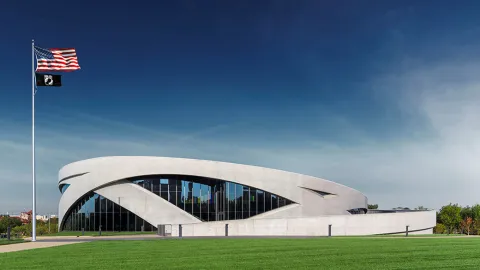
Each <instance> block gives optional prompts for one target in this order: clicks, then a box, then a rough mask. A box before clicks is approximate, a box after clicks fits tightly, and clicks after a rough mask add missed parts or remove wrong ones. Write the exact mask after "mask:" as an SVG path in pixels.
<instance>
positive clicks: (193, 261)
mask: <svg viewBox="0 0 480 270" xmlns="http://www.w3.org/2000/svg"><path fill="white" fill-rule="evenodd" d="M478 254H480V238H477V237H468V238H429V239H425V238H413V237H412V238H405V237H403V238H382V237H375V238H343V237H339V238H335V237H333V238H310V239H285V238H284V239H260V238H258V239H247V238H241V239H233V238H215V239H179V238H173V239H169V240H147V241H95V242H89V243H82V244H72V245H65V246H59V247H54V248H43V249H36V250H26V251H20V252H13V253H3V254H0V269H25V267H26V265H27V264H28V269H455V268H458V269H478V267H479V265H480V256H479V255H478Z"/></svg>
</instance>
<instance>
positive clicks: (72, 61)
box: [35, 46, 80, 71]
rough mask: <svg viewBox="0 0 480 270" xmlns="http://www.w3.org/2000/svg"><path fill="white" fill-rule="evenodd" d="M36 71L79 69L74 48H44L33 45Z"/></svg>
mask: <svg viewBox="0 0 480 270" xmlns="http://www.w3.org/2000/svg"><path fill="white" fill-rule="evenodd" d="M35 55H36V57H37V70H36V71H74V70H77V69H80V66H79V65H78V59H77V53H76V52H75V49H74V48H63V49H44V48H40V47H37V46H35Z"/></svg>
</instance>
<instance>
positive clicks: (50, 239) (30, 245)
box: [0, 234, 161, 253]
mask: <svg viewBox="0 0 480 270" xmlns="http://www.w3.org/2000/svg"><path fill="white" fill-rule="evenodd" d="M159 238H161V237H159V236H158V235H154V234H152V235H150V234H148V235H119V236H79V237H77V236H39V237H37V241H35V242H31V239H32V238H31V237H29V238H25V242H24V243H17V244H10V245H1V246H0V253H5V252H13V251H20V250H28V249H35V248H46V247H56V246H63V245H69V244H78V243H85V242H91V241H100V240H148V239H159Z"/></svg>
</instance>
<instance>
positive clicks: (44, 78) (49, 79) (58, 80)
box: [35, 73, 62, 86]
mask: <svg viewBox="0 0 480 270" xmlns="http://www.w3.org/2000/svg"><path fill="white" fill-rule="evenodd" d="M35 79H36V81H37V86H62V75H53V74H40V73H35Z"/></svg>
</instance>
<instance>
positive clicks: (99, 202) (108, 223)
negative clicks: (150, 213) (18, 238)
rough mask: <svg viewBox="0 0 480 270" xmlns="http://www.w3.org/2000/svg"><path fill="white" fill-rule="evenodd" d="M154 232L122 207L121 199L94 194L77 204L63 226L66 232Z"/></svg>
mask: <svg viewBox="0 0 480 270" xmlns="http://www.w3.org/2000/svg"><path fill="white" fill-rule="evenodd" d="M142 227H143V231H152V230H156V228H155V227H154V226H152V225H151V224H150V223H148V222H147V221H145V220H143V219H142V218H140V217H138V216H136V215H135V214H134V213H131V212H130V211H128V210H127V209H125V208H123V207H121V197H119V198H118V201H117V202H112V201H110V200H108V199H107V198H104V197H102V196H99V195H98V194H95V193H93V192H91V193H89V194H87V195H86V196H85V197H83V198H81V199H80V200H79V201H78V203H77V204H75V205H74V206H73V207H72V208H71V210H70V212H69V213H67V218H66V219H65V222H64V223H63V225H62V228H61V230H64V231H81V230H82V229H84V230H85V231H98V230H99V229H100V228H101V229H102V231H114V230H115V231H142Z"/></svg>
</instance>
